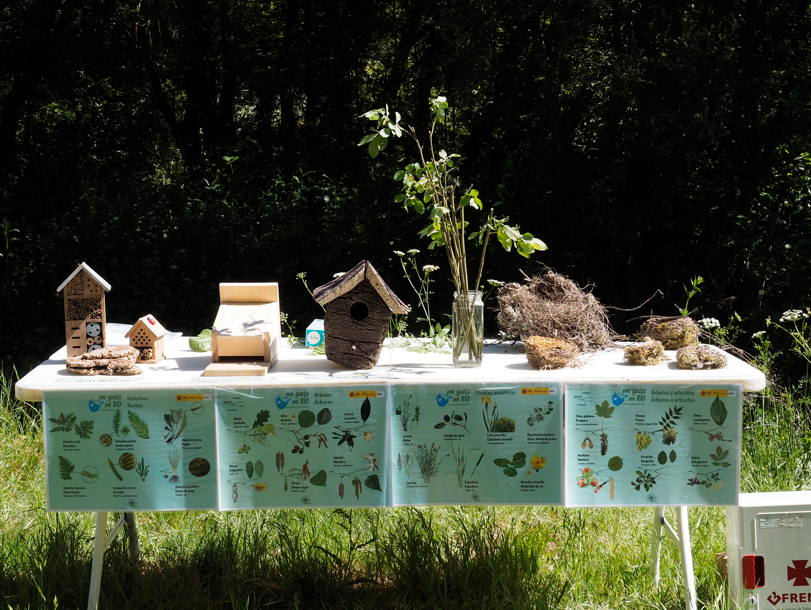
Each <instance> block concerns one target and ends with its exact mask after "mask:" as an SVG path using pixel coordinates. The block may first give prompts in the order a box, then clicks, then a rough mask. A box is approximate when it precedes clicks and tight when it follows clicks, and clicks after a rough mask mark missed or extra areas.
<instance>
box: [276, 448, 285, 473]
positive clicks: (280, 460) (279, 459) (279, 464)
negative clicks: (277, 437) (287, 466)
mask: <svg viewBox="0 0 811 610" xmlns="http://www.w3.org/2000/svg"><path fill="white" fill-rule="evenodd" d="M276 470H278V471H279V472H282V471H283V470H284V453H283V452H281V451H279V452H278V453H277V454H276Z"/></svg>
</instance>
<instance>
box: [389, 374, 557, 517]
mask: <svg viewBox="0 0 811 610" xmlns="http://www.w3.org/2000/svg"><path fill="white" fill-rule="evenodd" d="M391 388H392V390H391V391H392V397H391V398H392V400H391V404H390V406H389V409H390V413H389V417H390V418H391V424H390V428H391V453H390V458H389V460H390V462H391V472H392V474H391V486H392V504H393V505H394V506H403V505H415V504H416V505H419V504H527V505H529V504H561V503H562V502H563V492H562V476H563V461H562V457H563V440H562V439H563V431H562V422H563V414H562V412H561V384H559V383H539V384H534V383H522V384H456V383H449V384H447V385H444V386H440V385H425V384H409V383H393V384H392V385H391Z"/></svg>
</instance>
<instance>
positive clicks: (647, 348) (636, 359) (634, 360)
mask: <svg viewBox="0 0 811 610" xmlns="http://www.w3.org/2000/svg"><path fill="white" fill-rule="evenodd" d="M664 353H665V348H664V346H663V345H662V342H661V341H654V340H653V339H651V338H650V337H645V342H644V343H640V344H639V345H632V346H631V347H627V348H625V364H630V365H631V366H654V365H657V364H661V362H662V358H663V356H664Z"/></svg>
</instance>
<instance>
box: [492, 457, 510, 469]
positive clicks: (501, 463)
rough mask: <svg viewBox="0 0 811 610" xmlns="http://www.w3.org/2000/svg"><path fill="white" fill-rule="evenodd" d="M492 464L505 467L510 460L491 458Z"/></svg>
mask: <svg viewBox="0 0 811 610" xmlns="http://www.w3.org/2000/svg"><path fill="white" fill-rule="evenodd" d="M493 464H495V465H496V466H498V467H499V468H507V466H509V465H510V460H507V459H504V458H496V459H495V460H493Z"/></svg>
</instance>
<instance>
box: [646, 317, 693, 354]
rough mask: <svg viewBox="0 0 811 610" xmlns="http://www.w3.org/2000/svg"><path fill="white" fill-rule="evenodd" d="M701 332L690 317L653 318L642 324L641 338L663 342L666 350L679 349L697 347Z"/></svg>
mask: <svg viewBox="0 0 811 610" xmlns="http://www.w3.org/2000/svg"><path fill="white" fill-rule="evenodd" d="M699 332H700V331H699V329H698V325H697V324H696V323H695V322H694V321H693V319H692V318H690V317H688V316H671V317H661V316H652V317H650V318H648V319H647V320H645V322H644V323H643V324H642V328H641V330H640V331H639V336H640V337H650V338H651V339H653V340H654V341H661V342H662V345H663V346H664V348H665V349H679V348H680V347H687V346H688V345H696V344H697V343H698V336H699Z"/></svg>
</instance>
